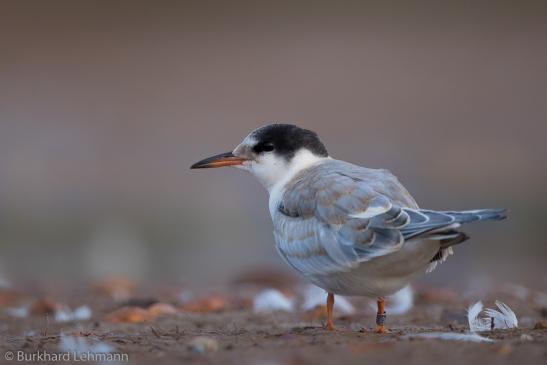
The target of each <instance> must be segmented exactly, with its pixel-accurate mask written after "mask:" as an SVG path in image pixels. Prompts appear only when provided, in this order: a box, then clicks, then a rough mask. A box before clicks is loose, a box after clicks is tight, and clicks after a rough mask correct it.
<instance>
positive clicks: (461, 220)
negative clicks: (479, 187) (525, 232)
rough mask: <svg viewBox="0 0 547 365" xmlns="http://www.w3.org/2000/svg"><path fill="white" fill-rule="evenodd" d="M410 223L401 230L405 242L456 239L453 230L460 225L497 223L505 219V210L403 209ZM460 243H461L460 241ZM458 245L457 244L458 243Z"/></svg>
mask: <svg viewBox="0 0 547 365" xmlns="http://www.w3.org/2000/svg"><path fill="white" fill-rule="evenodd" d="M405 212H406V213H407V214H408V215H409V217H410V223H409V224H408V225H406V226H405V227H404V228H402V229H401V233H402V234H403V237H404V238H405V240H409V239H411V238H416V237H420V236H432V235H435V236H439V237H438V238H439V240H441V241H442V240H444V239H446V240H450V239H458V238H456V237H457V236H455V233H458V232H457V231H454V229H456V228H458V227H460V226H461V225H462V224H465V223H471V222H479V221H498V220H502V219H505V218H507V211H506V210H505V209H478V210H465V211H434V210H426V209H420V210H415V209H405ZM460 239H461V237H460ZM460 242H461V241H460ZM458 243H459V242H458Z"/></svg>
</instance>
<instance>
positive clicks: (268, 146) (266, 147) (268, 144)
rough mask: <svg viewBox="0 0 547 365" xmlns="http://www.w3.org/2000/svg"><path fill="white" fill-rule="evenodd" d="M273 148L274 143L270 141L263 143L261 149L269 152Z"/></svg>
mask: <svg viewBox="0 0 547 365" xmlns="http://www.w3.org/2000/svg"><path fill="white" fill-rule="evenodd" d="M273 150H274V145H273V144H271V143H265V144H264V146H262V151H264V152H271V151H273Z"/></svg>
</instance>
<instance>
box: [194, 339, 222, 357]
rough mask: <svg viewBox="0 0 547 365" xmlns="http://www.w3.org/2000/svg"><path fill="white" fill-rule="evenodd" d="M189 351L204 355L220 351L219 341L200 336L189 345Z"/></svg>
mask: <svg viewBox="0 0 547 365" xmlns="http://www.w3.org/2000/svg"><path fill="white" fill-rule="evenodd" d="M188 350H190V351H193V352H197V353H200V354H204V353H207V352H215V351H217V350H218V341H217V340H215V339H214V338H211V337H206V336H198V337H195V338H194V339H193V340H191V341H190V342H189V343H188Z"/></svg>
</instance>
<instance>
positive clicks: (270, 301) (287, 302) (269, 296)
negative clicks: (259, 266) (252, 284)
mask: <svg viewBox="0 0 547 365" xmlns="http://www.w3.org/2000/svg"><path fill="white" fill-rule="evenodd" d="M253 310H254V312H255V313H269V312H275V311H285V312H292V311H294V300H293V299H290V298H287V297H286V296H285V295H284V294H283V293H281V292H280V291H279V290H276V289H265V290H263V291H261V292H260V293H258V295H257V296H256V297H255V298H254V302H253Z"/></svg>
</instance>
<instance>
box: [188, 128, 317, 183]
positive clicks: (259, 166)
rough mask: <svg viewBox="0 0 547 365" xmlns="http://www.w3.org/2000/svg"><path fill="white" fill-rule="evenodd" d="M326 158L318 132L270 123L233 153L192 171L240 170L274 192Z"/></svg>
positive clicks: (200, 162)
mask: <svg viewBox="0 0 547 365" xmlns="http://www.w3.org/2000/svg"><path fill="white" fill-rule="evenodd" d="M325 158H328V153H327V149H326V148H325V146H324V145H323V143H322V142H321V141H320V140H319V137H318V136H317V134H316V133H315V132H312V131H310V130H307V129H303V128H300V127H297V126H295V125H292V124H270V125H266V126H264V127H260V128H258V129H255V130H254V131H252V132H251V133H250V134H249V135H248V136H247V137H245V139H244V140H243V142H241V143H240V144H239V145H238V146H237V147H236V148H235V149H234V150H233V151H231V152H226V153H221V154H220V155H216V156H212V157H209V158H206V159H204V160H201V161H199V162H196V163H195V164H193V165H192V167H191V168H192V169H202V168H214V167H223V166H234V167H238V168H241V169H243V170H247V171H249V172H251V173H252V174H253V175H255V176H256V177H257V178H258V180H260V182H261V183H262V184H263V185H264V186H265V187H266V188H267V189H268V190H270V189H271V188H272V187H273V186H274V185H276V184H277V183H278V182H280V181H283V180H286V179H287V178H288V177H289V176H292V175H294V174H295V173H297V172H299V171H301V170H303V169H305V168H308V167H310V166H311V165H313V164H315V163H317V162H319V161H321V160H323V159H325Z"/></svg>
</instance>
